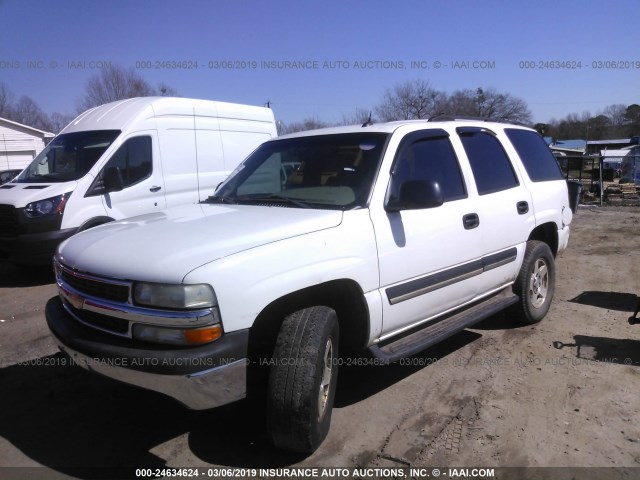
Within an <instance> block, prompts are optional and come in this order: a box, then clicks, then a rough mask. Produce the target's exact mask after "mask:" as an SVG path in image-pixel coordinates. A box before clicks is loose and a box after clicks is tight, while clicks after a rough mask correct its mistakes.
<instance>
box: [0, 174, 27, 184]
mask: <svg viewBox="0 0 640 480" xmlns="http://www.w3.org/2000/svg"><path fill="white" fill-rule="evenodd" d="M21 171H22V170H2V171H0V185H2V184H4V183H7V182H9V181H11V180H13V179H14V178H15V177H16V176H18V174H19V173H20V172H21Z"/></svg>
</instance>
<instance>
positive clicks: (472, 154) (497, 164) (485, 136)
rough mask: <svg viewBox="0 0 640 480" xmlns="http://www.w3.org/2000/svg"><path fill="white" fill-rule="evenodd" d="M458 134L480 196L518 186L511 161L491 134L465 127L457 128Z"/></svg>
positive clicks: (479, 129)
mask: <svg viewBox="0 0 640 480" xmlns="http://www.w3.org/2000/svg"><path fill="white" fill-rule="evenodd" d="M458 134H459V135H460V139H461V140H462V145H463V146H464V149H465V152H466V153H467V157H468V158H469V163H470V164H471V170H472V171H473V176H474V178H475V181H476V186H477V188H478V193H479V194H480V195H486V194H489V193H494V192H500V191H502V190H508V189H509V188H513V187H517V186H518V185H519V183H518V179H517V177H516V174H515V172H514V171H513V166H512V165H511V160H509V157H508V156H507V154H506V153H505V151H504V149H503V148H502V145H501V144H500V141H499V140H498V139H497V138H496V137H495V136H494V135H493V134H492V133H490V132H488V131H486V130H484V129H481V128H475V127H465V128H459V129H458Z"/></svg>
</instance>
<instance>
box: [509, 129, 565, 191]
mask: <svg viewBox="0 0 640 480" xmlns="http://www.w3.org/2000/svg"><path fill="white" fill-rule="evenodd" d="M505 133H506V134H507V137H509V140H511V143H512V144H513V146H514V148H515V149H516V152H518V156H519V157H520V160H522V163H523V164H524V168H525V170H526V171H527V175H529V178H530V179H531V181H533V182H544V181H549V180H562V179H563V177H562V171H561V170H560V166H559V165H558V162H557V161H556V158H555V157H554V156H553V154H552V153H551V150H550V149H549V147H548V146H547V144H546V143H545V141H544V140H543V139H542V137H541V136H540V135H538V134H537V133H535V132H531V131H529V130H520V129H517V128H507V129H505Z"/></svg>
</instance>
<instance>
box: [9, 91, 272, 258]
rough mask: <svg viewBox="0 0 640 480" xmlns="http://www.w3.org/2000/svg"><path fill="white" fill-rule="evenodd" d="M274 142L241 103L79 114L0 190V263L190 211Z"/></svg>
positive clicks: (182, 102) (259, 113)
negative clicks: (134, 219) (131, 220)
mask: <svg viewBox="0 0 640 480" xmlns="http://www.w3.org/2000/svg"><path fill="white" fill-rule="evenodd" d="M275 136H276V125H275V120H274V117H273V112H272V111H271V110H270V109H268V108H263V107H254V106H249V105H240V104H232V103H224V102H214V101H208V100H196V99H187V98H170V97H146V98H132V99H128V100H122V101H118V102H114V103H109V104H106V105H102V106H100V107H96V108H94V109H91V110H88V111H86V112H84V113H83V114H81V115H80V116H78V117H77V118H76V119H75V120H73V121H72V122H71V123H70V124H69V125H68V126H67V127H66V128H65V129H64V130H62V132H60V134H59V135H58V136H56V137H55V138H54V139H53V140H52V141H51V142H50V143H49V144H48V145H47V147H46V148H45V149H44V150H43V151H42V152H41V153H40V154H39V155H38V156H37V157H36V158H35V159H34V160H33V162H32V163H31V164H30V165H29V166H28V167H27V168H26V169H25V170H24V171H23V172H22V173H21V174H20V176H18V177H17V178H15V179H14V180H13V181H11V182H10V183H7V184H5V185H2V186H0V259H1V258H4V259H9V260H10V261H12V262H15V263H19V264H48V263H50V262H51V258H52V256H53V253H54V251H55V248H56V246H57V245H58V244H59V243H60V242H61V241H63V240H64V239H66V238H69V237H70V236H72V235H74V234H76V233H77V232H81V231H84V230H87V229H89V228H92V227H95V226H97V225H101V224H103V223H107V222H111V221H113V220H119V219H123V218H126V217H130V216H134V215H140V214H143V213H150V212H155V211H159V210H161V209H163V208H167V207H172V206H175V205H181V204H188V203H191V204H195V203H197V202H199V201H200V200H203V199H205V198H207V197H208V196H209V195H210V194H211V192H212V191H213V190H214V189H215V188H216V186H217V185H218V184H219V183H220V182H222V181H223V180H224V179H225V178H226V177H227V175H228V174H229V173H230V172H231V171H232V170H233V169H234V168H235V167H236V166H237V165H238V164H239V163H240V162H241V161H242V160H244V158H245V157H246V156H247V155H248V154H249V153H251V152H252V151H253V150H254V149H255V148H256V147H257V146H258V145H260V144H261V143H262V142H264V141H265V140H269V139H271V138H273V137H275Z"/></svg>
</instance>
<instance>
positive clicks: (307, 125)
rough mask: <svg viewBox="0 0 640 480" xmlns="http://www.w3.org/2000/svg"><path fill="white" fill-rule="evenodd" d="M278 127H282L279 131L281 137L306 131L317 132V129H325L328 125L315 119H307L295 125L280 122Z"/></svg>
mask: <svg viewBox="0 0 640 480" xmlns="http://www.w3.org/2000/svg"><path fill="white" fill-rule="evenodd" d="M278 125H279V127H280V128H279V129H278V130H279V131H278V134H279V135H285V134H287V133H295V132H303V131H306V130H315V129H317V128H324V127H327V126H328V125H327V124H326V123H324V122H322V121H320V120H318V119H317V118H314V117H309V118H305V119H304V120H303V121H302V122H295V123H289V124H284V123H281V122H278Z"/></svg>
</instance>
